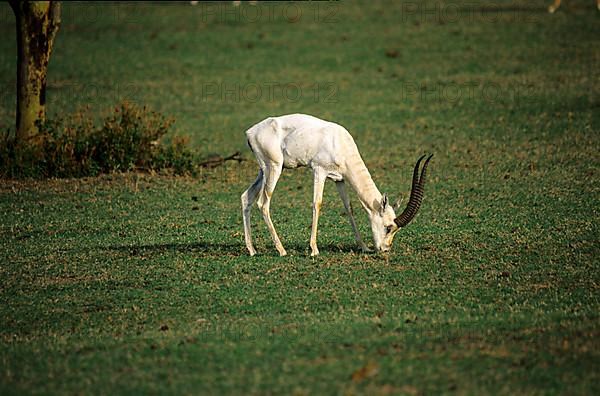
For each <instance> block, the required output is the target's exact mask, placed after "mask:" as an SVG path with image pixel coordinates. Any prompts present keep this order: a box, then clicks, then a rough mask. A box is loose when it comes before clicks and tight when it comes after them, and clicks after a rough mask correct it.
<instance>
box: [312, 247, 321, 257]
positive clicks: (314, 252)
mask: <svg viewBox="0 0 600 396" xmlns="http://www.w3.org/2000/svg"><path fill="white" fill-rule="evenodd" d="M318 255H319V249H313V251H312V252H311V253H310V257H315V256H318Z"/></svg>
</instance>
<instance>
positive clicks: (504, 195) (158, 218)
mask: <svg viewBox="0 0 600 396" xmlns="http://www.w3.org/2000/svg"><path fill="white" fill-rule="evenodd" d="M549 2H550V0H547V1H537V0H536V1H532V2H525V1H520V2H507V1H497V2H494V3H487V2H477V1H464V2H460V1H459V2H450V1H446V2H444V1H439V2H427V3H425V2H412V3H410V2H403V3H400V2H397V3H390V2H367V3H354V2H340V3H298V4H296V3H294V4H288V3H270V4H264V3H263V4H261V3H259V5H258V6H256V7H251V6H249V5H247V4H243V5H242V7H240V8H239V9H234V8H232V7H231V6H230V3H229V2H227V3H220V4H212V5H206V4H201V5H198V6H196V7H192V6H190V5H189V4H188V3H181V4H153V5H150V4H144V3H136V4H128V3H125V4H110V3H102V4H98V3H87V4H81V3H76V4H65V5H64V9H63V24H62V27H61V30H60V32H59V34H58V36H57V41H56V47H55V52H54V53H53V55H52V59H51V63H50V70H49V81H48V94H47V96H48V103H49V112H50V114H51V115H64V114H68V113H70V112H72V111H75V110H77V109H78V108H79V107H81V106H86V105H87V106H90V111H91V112H92V114H93V115H94V116H96V117H102V116H103V115H106V114H107V113H108V112H109V111H110V109H111V108H112V107H114V106H115V105H116V104H117V103H119V102H120V101H122V100H129V101H133V102H135V103H138V104H140V105H148V106H150V107H151V108H153V109H156V110H158V111H160V112H162V113H164V114H166V115H170V116H173V117H175V119H176V123H175V127H174V132H173V133H176V134H183V135H189V136H190V137H191V143H192V145H193V146H194V147H195V148H197V149H198V150H199V151H200V152H201V153H203V154H205V155H209V154H210V153H221V154H230V153H231V152H234V151H237V150H240V151H242V152H243V153H244V156H245V157H246V158H247V159H248V161H246V162H242V163H241V164H237V163H227V164H226V165H225V166H222V167H219V168H217V169H214V170H206V171H204V172H202V173H201V174H199V175H198V176H197V177H195V178H191V177H177V178H174V177H168V176H152V175H148V174H123V175H120V174H114V175H107V176H103V177H99V178H95V179H79V180H48V181H11V180H3V181H1V182H0V222H1V228H0V263H1V264H0V318H1V319H2V321H1V322H0V393H1V394H3V395H8V394H29V393H35V394H56V393H68V394H74V393H79V394H87V393H100V394H129V393H130V392H132V391H135V392H138V393H157V394H163V393H173V394H182V393H192V394H204V393H206V394H220V393H227V394H265V393H275V394H321V393H326V394H353V393H364V394H439V393H457V394H598V393H599V392H600V385H599V384H600V341H599V339H600V325H599V323H600V322H599V319H600V315H599V308H600V291H599V287H600V268H599V254H600V246H599V239H600V230H599V225H598V222H599V220H600V213H599V207H600V206H599V204H600V195H599V186H600V184H599V181H600V180H599V174H600V173H599V172H600V159H599V156H598V153H599V151H600V97H599V92H600V91H599V88H600V73H599V72H598V65H599V64H600V36H599V35H598V32H600V13H599V12H597V11H595V9H594V7H595V6H594V4H593V1H591V0H589V1H588V0H577V1H566V2H565V4H563V8H562V9H561V10H560V11H559V12H557V13H556V14H554V15H549V14H548V13H547V12H546V11H545V6H546V5H547V4H546V3H549ZM0 18H2V19H1V25H0V32H1V33H2V36H3V37H5V39H3V40H0V54H2V57H1V58H0V84H2V91H1V92H2V96H1V97H0V128H1V129H2V130H3V131H4V130H6V129H7V128H8V127H11V126H12V124H13V119H14V113H15V110H14V106H13V103H14V95H15V93H14V90H15V89H14V82H15V58H16V55H15V54H16V52H15V51H16V49H15V38H14V20H13V19H14V18H13V17H12V14H11V11H10V8H9V6H8V5H7V4H6V3H2V4H0ZM291 112H303V113H310V114H313V115H316V116H320V117H323V118H326V119H330V120H334V121H337V122H339V123H341V124H343V125H344V126H346V127H347V128H348V129H349V130H350V131H351V133H352V134H353V135H354V137H355V139H356V142H357V144H358V146H359V148H360V150H361V153H362V155H363V158H364V159H365V162H366V163H367V166H368V167H369V169H370V171H371V173H372V175H373V178H374V179H375V181H376V183H377V184H378V186H379V187H380V189H381V190H382V191H385V192H387V193H388V194H389V195H390V196H391V197H393V199H394V200H395V199H396V198H397V197H404V198H405V202H406V198H407V194H408V192H409V186H410V178H411V166H412V165H413V163H414V161H415V160H416V158H418V156H419V155H420V154H422V153H424V152H433V153H435V157H434V160H433V161H432V163H431V165H430V178H429V184H428V185H427V187H426V194H425V201H424V203H423V207H422V209H421V212H420V213H419V215H418V216H417V218H416V219H415V221H413V223H411V225H410V226H409V227H407V228H406V230H404V231H403V232H402V233H401V234H399V235H397V236H396V240H395V244H394V248H393V251H392V252H391V253H390V254H389V255H385V256H384V255H377V254H369V255H364V254H362V253H360V252H359V250H358V249H357V248H356V246H355V243H354V240H353V235H352V230H351V229H350V227H349V225H348V224H347V219H346V218H345V215H344V212H343V206H342V204H341V202H340V201H339V199H338V198H337V193H336V191H335V188H334V187H333V185H332V184H328V185H327V186H326V190H325V203H324V208H323V211H322V216H321V221H320V227H319V230H320V234H319V247H320V251H321V255H320V256H319V257H317V258H314V259H313V258H310V257H309V254H310V249H309V247H308V239H309V234H310V221H311V199H312V181H311V180H312V179H311V174H310V172H308V171H296V172H284V174H283V176H282V178H281V180H280V183H279V186H278V189H277V190H276V192H275V195H274V198H273V206H272V215H273V219H274V222H275V225H276V227H277V229H278V231H279V234H280V236H281V237H282V241H283V244H284V246H285V247H286V249H287V251H288V254H289V256H288V257H284V258H280V257H278V256H277V251H276V250H275V248H274V246H273V244H272V243H271V241H270V238H269V236H268V233H267V231H266V227H265V226H264V224H263V222H262V220H261V219H260V216H259V215H258V213H257V212H256V211H255V212H254V217H253V220H254V231H255V232H254V234H255V239H256V247H257V250H258V252H259V254H258V255H257V256H255V257H249V256H248V255H247V253H246V250H245V246H244V242H243V229H242V221H241V213H240V202H239V196H240V194H241V193H242V192H243V191H244V190H245V189H246V188H247V187H248V185H249V184H250V183H251V182H252V181H253V180H254V177H255V175H256V165H255V162H254V160H253V158H252V155H251V153H250V151H249V150H248V149H247V148H246V142H245V139H244V135H243V131H244V130H245V129H246V128H248V127H249V126H250V125H252V124H253V123H255V122H257V121H259V120H261V119H263V118H265V117H267V116H269V115H280V114H285V113H291ZM352 199H353V201H354V204H355V207H358V206H359V205H358V201H357V200H356V199H355V196H353V197H352ZM357 217H358V221H359V223H360V224H359V227H360V229H361V231H362V234H363V236H364V237H365V238H366V239H370V233H369V228H368V224H367V219H366V216H365V215H364V213H363V212H362V211H361V212H360V213H357Z"/></svg>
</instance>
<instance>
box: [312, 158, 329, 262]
mask: <svg viewBox="0 0 600 396" xmlns="http://www.w3.org/2000/svg"><path fill="white" fill-rule="evenodd" d="M325 180H327V172H326V171H325V170H324V169H320V168H315V170H314V190H313V220H312V230H311V232H310V249H311V250H312V252H311V253H310V255H311V256H316V255H318V254H319V248H318V247H317V228H318V225H319V212H320V211H321V203H322V202H323V189H324V187H325Z"/></svg>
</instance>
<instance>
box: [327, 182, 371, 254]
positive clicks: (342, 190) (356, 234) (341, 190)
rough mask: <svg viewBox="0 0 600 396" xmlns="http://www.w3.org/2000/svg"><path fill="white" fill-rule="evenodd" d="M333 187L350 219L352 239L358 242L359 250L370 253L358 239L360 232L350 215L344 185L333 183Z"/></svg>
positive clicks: (348, 200) (348, 199)
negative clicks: (352, 232)
mask: <svg viewBox="0 0 600 396" xmlns="http://www.w3.org/2000/svg"><path fill="white" fill-rule="evenodd" d="M335 186H336V187H337V189H338V193H339V194H340V198H341V199H342V202H343V203H344V208H345V209H346V213H347V214H348V217H349V218H350V225H351V226H352V230H353V231H354V238H355V239H356V242H358V246H360V248H361V250H362V251H363V252H365V253H367V252H370V251H371V249H369V248H368V247H367V245H365V243H364V242H363V240H362V238H361V237H360V232H358V227H357V226H356V221H354V214H353V213H352V205H350V198H349V197H348V193H347V192H346V184H345V183H344V182H343V181H338V182H335Z"/></svg>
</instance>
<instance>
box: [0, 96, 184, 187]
mask: <svg viewBox="0 0 600 396" xmlns="http://www.w3.org/2000/svg"><path fill="white" fill-rule="evenodd" d="M172 124H173V120H171V119H168V118H166V117H164V116H162V115H161V114H159V113H156V112H153V111H150V110H148V109H147V108H146V107H142V108H139V107H136V106H134V105H131V104H128V103H123V104H121V105H119V106H117V107H116V108H115V110H114V113H113V114H111V115H110V116H109V117H107V118H106V119H105V120H104V121H103V122H102V125H101V126H99V127H97V126H94V123H93V122H92V120H91V118H90V117H89V116H87V115H86V114H85V113H76V114H74V115H71V116H69V117H67V118H64V119H62V118H61V119H56V120H48V121H46V122H44V123H42V124H40V125H38V126H39V129H40V133H39V135H37V136H36V143H35V144H30V145H23V144H20V145H18V144H16V142H15V140H14V139H11V138H10V136H9V134H8V133H7V134H6V136H5V138H4V139H3V141H2V142H0V176H2V177H11V178H21V177H36V178H40V177H82V176H95V175H98V174H100V173H109V172H115V171H117V172H118V171H130V170H136V169H139V170H155V171H159V170H162V169H167V168H168V169H171V170H172V171H173V172H174V173H176V174H183V173H193V172H194V168H195V163H196V157H195V154H194V153H193V152H192V151H191V150H190V149H189V148H188V145H187V144H188V140H187V139H185V138H177V137H176V138H174V139H173V140H172V142H171V143H169V144H165V143H163V142H161V139H162V138H163V137H164V136H165V135H166V134H167V133H168V131H169V128H170V126H171V125H172Z"/></svg>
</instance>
